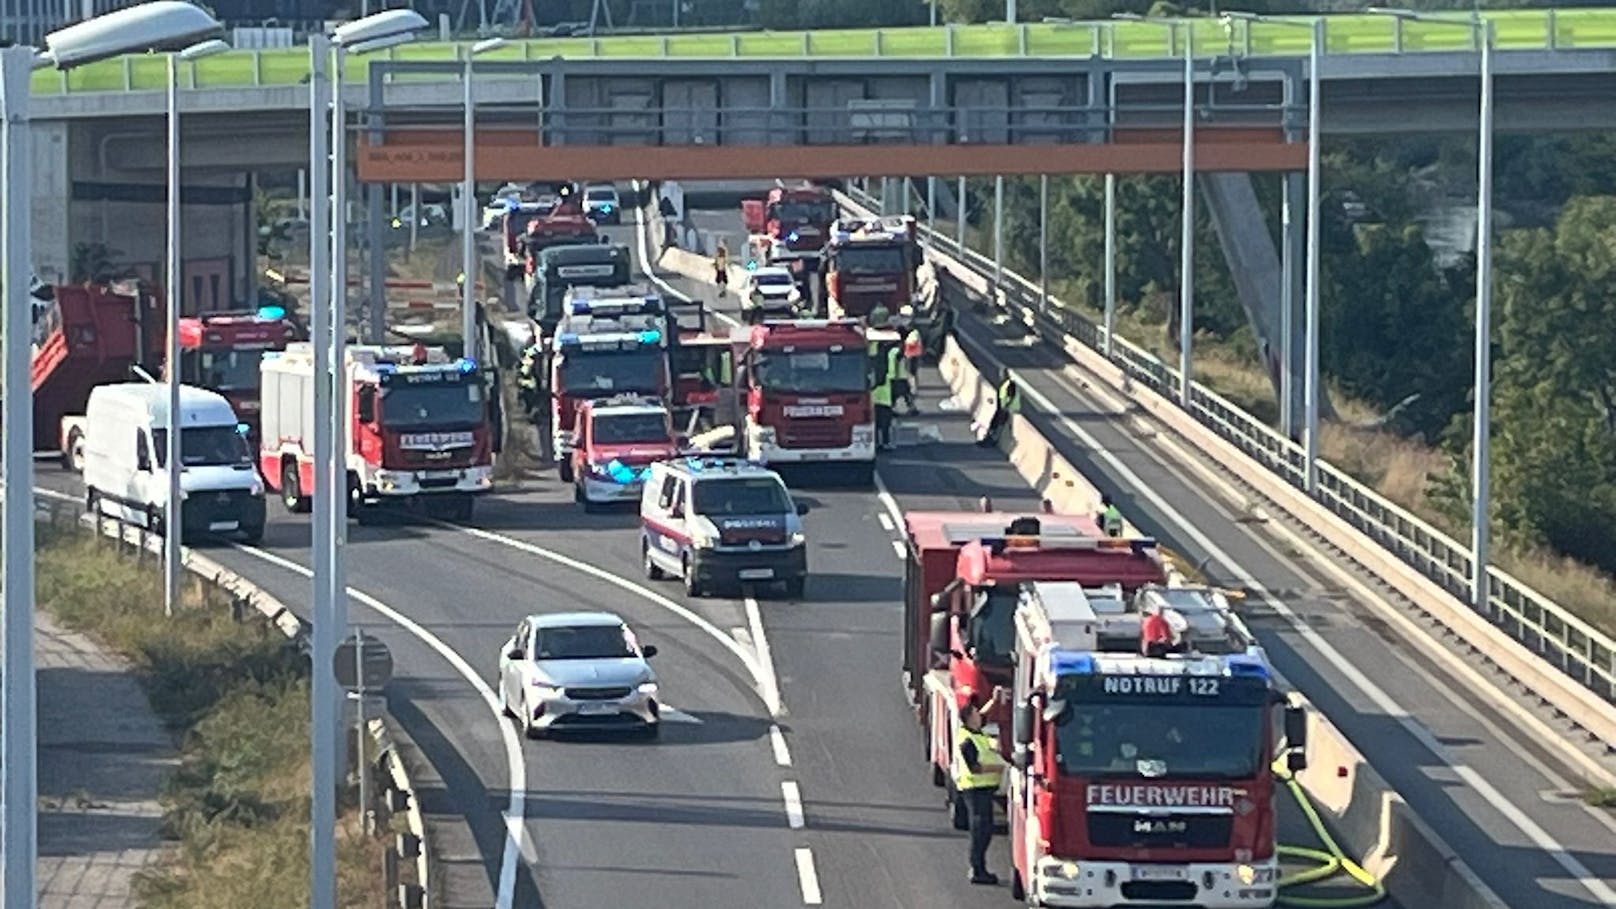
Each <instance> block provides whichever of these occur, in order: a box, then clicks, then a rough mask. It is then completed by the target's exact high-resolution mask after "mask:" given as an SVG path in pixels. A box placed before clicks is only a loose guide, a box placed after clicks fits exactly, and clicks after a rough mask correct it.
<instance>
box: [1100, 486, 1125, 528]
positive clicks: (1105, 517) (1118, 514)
mask: <svg viewBox="0 0 1616 909" xmlns="http://www.w3.org/2000/svg"><path fill="white" fill-rule="evenodd" d="M1100 529H1101V530H1104V531H1105V535H1106V536H1108V537H1120V536H1122V529H1123V527H1122V511H1121V510H1120V509H1118V508H1117V506H1116V505H1114V504H1112V502H1111V497H1110V496H1108V495H1102V496H1100Z"/></svg>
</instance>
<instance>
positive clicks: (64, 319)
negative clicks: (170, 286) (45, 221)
mask: <svg viewBox="0 0 1616 909" xmlns="http://www.w3.org/2000/svg"><path fill="white" fill-rule="evenodd" d="M33 302H34V332H33V344H34V356H33V364H32V367H31V370H32V387H33V393H34V439H33V446H34V450H36V451H50V450H53V449H59V450H60V451H61V452H62V456H63V460H64V462H67V463H69V464H72V463H73V459H74V454H73V452H75V451H76V450H77V449H78V447H79V443H78V439H79V438H80V437H82V435H83V429H82V425H81V420H76V419H75V418H73V417H69V416H68V415H69V414H82V413H84V406H85V405H86V404H87V403H88V402H89V400H90V389H92V388H94V387H95V386H97V385H102V384H105V383H107V382H127V381H130V378H131V376H130V369H131V368H132V367H135V366H145V367H146V368H148V369H150V370H155V369H156V365H157V363H158V362H159V361H160V360H161V357H162V347H163V315H162V313H163V308H162V307H163V301H162V298H161V297H160V296H159V295H158V294H156V293H154V292H153V291H152V290H151V288H150V287H148V286H146V285H144V284H141V283H139V282H134V281H130V282H122V283H119V284H116V285H110V286H102V285H90V284H82V285H80V284H73V285H63V286H61V287H48V286H38V287H36V288H35V290H34V292H33ZM75 431H76V432H77V433H78V436H74V435H73V433H74V432H75Z"/></svg>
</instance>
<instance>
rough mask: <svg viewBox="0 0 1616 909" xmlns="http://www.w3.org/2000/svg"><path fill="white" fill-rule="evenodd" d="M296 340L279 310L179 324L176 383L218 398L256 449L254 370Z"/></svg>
mask: <svg viewBox="0 0 1616 909" xmlns="http://www.w3.org/2000/svg"><path fill="white" fill-rule="evenodd" d="M296 337H297V327H296V326H295V325H293V324H292V321H291V320H290V319H288V318H286V311H285V310H284V309H281V308H279V307H265V308H264V309H259V310H248V311H241V312H210V313H203V314H202V315H200V316H187V317H185V318H182V319H180V380H181V381H182V382H187V383H189V384H192V385H199V386H202V387H203V388H210V389H212V390H214V391H216V392H219V393H220V394H222V395H224V397H225V400H227V401H229V402H230V406H231V407H233V408H235V411H236V415H237V416H238V417H240V418H241V421H242V422H243V423H245V424H247V428H248V435H249V437H250V438H251V439H252V441H253V442H255V443H256V442H257V440H258V411H259V407H260V403H259V400H258V390H259V387H260V386H261V385H262V381H263V379H262V373H261V372H260V370H259V365H260V363H261V361H262V360H263V357H264V352H265V351H272V350H285V349H286V345H287V344H289V343H290V342H292V341H293V340H295V339H296Z"/></svg>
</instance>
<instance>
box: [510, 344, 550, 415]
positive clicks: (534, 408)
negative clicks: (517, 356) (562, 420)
mask: <svg viewBox="0 0 1616 909" xmlns="http://www.w3.org/2000/svg"><path fill="white" fill-rule="evenodd" d="M543 354H544V347H543V346H542V345H541V344H539V342H538V341H534V342H533V343H532V344H529V345H528V346H527V347H524V348H523V349H522V362H521V365H520V366H519V367H518V368H517V372H516V390H517V395H518V396H519V397H520V398H521V399H522V406H523V407H524V408H526V409H527V411H528V413H529V414H533V413H537V412H538V410H539V408H540V407H541V406H542V403H543V402H542V401H541V400H540V397H539V369H540V363H541V361H542V360H543Z"/></svg>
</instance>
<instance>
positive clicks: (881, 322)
mask: <svg viewBox="0 0 1616 909" xmlns="http://www.w3.org/2000/svg"><path fill="white" fill-rule="evenodd" d="M869 320H870V327H871V328H886V327H887V323H888V322H891V321H892V310H890V309H887V305H886V304H885V303H877V304H875V306H874V307H872V308H871V309H870V316H869Z"/></svg>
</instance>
